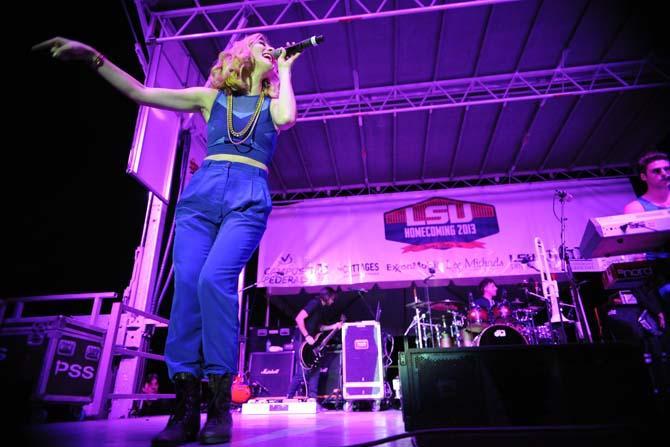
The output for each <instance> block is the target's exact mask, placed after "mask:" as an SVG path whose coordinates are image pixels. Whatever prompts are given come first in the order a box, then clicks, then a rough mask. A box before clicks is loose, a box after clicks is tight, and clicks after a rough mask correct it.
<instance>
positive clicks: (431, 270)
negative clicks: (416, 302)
mask: <svg viewBox="0 0 670 447" xmlns="http://www.w3.org/2000/svg"><path fill="white" fill-rule="evenodd" d="M428 272H429V273H430V275H428V277H427V278H426V279H424V280H423V283H424V285H425V288H426V301H425V302H426V305H427V309H428V310H427V311H426V313H427V314H428V327H429V328H430V346H431V348H434V347H435V338H436V337H435V335H436V334H434V333H433V331H434V328H433V313H432V309H431V307H430V304H431V303H430V292H429V290H430V287H428V280H429V279H431V278H432V277H433V276H435V269H434V268H432V267H430V268H429V269H428Z"/></svg>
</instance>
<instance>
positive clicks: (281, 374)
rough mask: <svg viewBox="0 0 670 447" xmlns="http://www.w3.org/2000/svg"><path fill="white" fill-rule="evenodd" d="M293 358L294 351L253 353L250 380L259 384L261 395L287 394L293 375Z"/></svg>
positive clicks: (280, 395) (250, 362) (250, 363)
mask: <svg viewBox="0 0 670 447" xmlns="http://www.w3.org/2000/svg"><path fill="white" fill-rule="evenodd" d="M293 359H294V354H293V352H292V351H284V352H252V353H251V359H250V361H249V380H250V382H251V384H252V385H254V384H258V385H259V389H260V396H263V397H284V396H286V394H287V393H288V386H289V385H290V384H291V378H292V377H293V363H294V361H293Z"/></svg>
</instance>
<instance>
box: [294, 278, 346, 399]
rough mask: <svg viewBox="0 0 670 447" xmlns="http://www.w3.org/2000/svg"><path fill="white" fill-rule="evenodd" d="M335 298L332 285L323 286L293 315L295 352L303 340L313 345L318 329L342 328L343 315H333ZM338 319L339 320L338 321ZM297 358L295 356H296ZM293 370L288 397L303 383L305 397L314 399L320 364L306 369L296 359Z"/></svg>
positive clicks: (335, 293) (335, 294)
mask: <svg viewBox="0 0 670 447" xmlns="http://www.w3.org/2000/svg"><path fill="white" fill-rule="evenodd" d="M336 298H337V292H335V289H333V288H332V287H324V288H322V289H321V291H320V292H319V295H318V296H317V297H315V298H313V299H311V300H310V301H309V302H308V303H307V305H306V306H305V307H303V308H302V309H301V310H300V312H298V315H297V316H296V317H295V322H296V324H297V326H298V329H297V331H296V332H295V335H294V337H293V346H294V347H295V350H296V354H297V353H298V350H299V348H300V346H301V345H302V343H303V341H306V342H307V343H308V344H309V345H314V343H315V337H316V336H317V334H318V333H319V332H320V331H330V330H334V329H341V328H342V321H344V315H339V316H338V315H334V311H333V304H334V303H335V300H336ZM338 320H339V321H338ZM296 358H297V356H296ZM296 363H297V365H296V367H295V372H294V374H293V379H292V380H291V385H290V386H289V388H288V396H287V397H288V398H289V399H292V398H293V396H295V393H296V391H297V390H298V388H299V387H300V385H302V384H303V383H306V385H307V397H309V398H311V399H316V397H317V391H318V387H319V373H320V370H321V367H320V365H318V364H317V365H316V366H314V367H312V368H309V369H306V368H303V367H302V366H301V365H300V362H299V361H296Z"/></svg>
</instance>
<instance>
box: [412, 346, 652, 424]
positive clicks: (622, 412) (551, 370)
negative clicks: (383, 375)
mask: <svg viewBox="0 0 670 447" xmlns="http://www.w3.org/2000/svg"><path fill="white" fill-rule="evenodd" d="M399 354H400V355H399V368H400V380H401V387H402V411H403V419H404V422H405V429H406V430H407V431H410V430H419V429H432V428H445V427H475V426H476V427H512V426H516V427H520V426H525V427H528V426H559V425H560V426H568V425H571V426H574V425H587V424H589V425H612V424H614V425H617V424H636V423H639V422H641V418H647V417H648V416H649V414H650V413H653V408H652V407H653V405H652V403H651V386H650V384H649V377H648V372H647V371H646V370H645V366H644V363H643V361H642V352H641V351H640V350H639V349H636V348H635V347H633V346H630V345H623V344H609V345H586V344H584V345H581V344H579V345H578V344H575V345H543V346H537V345H535V346H490V347H479V348H469V349H468V348H464V349H409V350H408V351H406V352H401V353H399Z"/></svg>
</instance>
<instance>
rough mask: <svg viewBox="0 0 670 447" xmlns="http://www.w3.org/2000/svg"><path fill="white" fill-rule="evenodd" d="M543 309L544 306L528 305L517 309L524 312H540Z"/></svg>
mask: <svg viewBox="0 0 670 447" xmlns="http://www.w3.org/2000/svg"><path fill="white" fill-rule="evenodd" d="M542 309H544V306H526V307H522V308H519V309H517V311H522V312H539V311H541V310H542Z"/></svg>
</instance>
